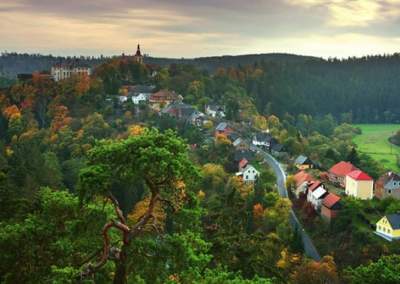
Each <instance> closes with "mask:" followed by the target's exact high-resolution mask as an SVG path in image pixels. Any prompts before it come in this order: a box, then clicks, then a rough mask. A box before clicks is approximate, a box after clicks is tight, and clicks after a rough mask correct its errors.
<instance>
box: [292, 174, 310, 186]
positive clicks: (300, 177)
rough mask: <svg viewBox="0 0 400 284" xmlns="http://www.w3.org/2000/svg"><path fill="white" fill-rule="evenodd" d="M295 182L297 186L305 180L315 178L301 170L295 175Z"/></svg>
mask: <svg viewBox="0 0 400 284" xmlns="http://www.w3.org/2000/svg"><path fill="white" fill-rule="evenodd" d="M293 178H294V180H295V182H296V187H299V186H300V185H301V184H303V183H304V182H306V181H307V182H308V181H312V180H313V179H314V178H313V177H312V176H311V175H310V174H309V173H306V172H305V171H300V172H298V173H297V174H295V175H294V176H293Z"/></svg>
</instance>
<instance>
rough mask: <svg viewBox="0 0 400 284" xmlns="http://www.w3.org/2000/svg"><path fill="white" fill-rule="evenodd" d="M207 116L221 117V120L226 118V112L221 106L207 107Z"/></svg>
mask: <svg viewBox="0 0 400 284" xmlns="http://www.w3.org/2000/svg"><path fill="white" fill-rule="evenodd" d="M206 114H207V115H209V116H211V117H214V118H215V117H219V118H224V117H225V112H224V108H223V107H221V106H217V105H207V106H206Z"/></svg>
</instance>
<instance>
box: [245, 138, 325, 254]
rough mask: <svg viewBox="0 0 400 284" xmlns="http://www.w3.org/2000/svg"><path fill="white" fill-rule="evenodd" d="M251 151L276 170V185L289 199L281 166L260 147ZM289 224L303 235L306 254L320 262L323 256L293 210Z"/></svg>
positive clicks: (253, 147)
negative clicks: (255, 152)
mask: <svg viewBox="0 0 400 284" xmlns="http://www.w3.org/2000/svg"><path fill="white" fill-rule="evenodd" d="M250 149H251V150H253V151H257V152H258V153H259V154H261V155H262V156H263V158H264V160H265V161H266V162H267V163H268V165H270V166H271V168H272V169H273V170H274V172H275V175H276V184H277V186H278V192H279V195H280V196H282V197H285V198H289V196H288V191H287V189H286V174H285V171H284V170H283V168H282V166H281V164H280V163H279V162H278V161H277V160H276V159H275V158H274V157H272V156H271V155H270V154H268V153H267V152H265V151H263V150H261V149H260V148H258V147H255V146H250ZM289 222H290V225H291V226H292V228H293V229H295V230H297V232H298V233H299V234H300V235H301V239H302V242H303V247H304V252H305V254H306V255H307V256H308V257H310V258H312V259H314V260H316V261H320V260H321V256H320V255H319V253H318V251H317V249H316V248H315V246H314V244H313V242H312V240H311V238H310V237H309V236H308V234H307V232H306V231H305V230H304V228H303V226H302V225H301V223H300V221H299V219H298V218H297V216H296V214H295V213H294V211H293V209H291V210H290V220H289Z"/></svg>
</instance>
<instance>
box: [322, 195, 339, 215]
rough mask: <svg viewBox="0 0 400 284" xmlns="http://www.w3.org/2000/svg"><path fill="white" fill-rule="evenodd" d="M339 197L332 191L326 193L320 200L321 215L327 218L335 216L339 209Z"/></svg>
mask: <svg viewBox="0 0 400 284" xmlns="http://www.w3.org/2000/svg"><path fill="white" fill-rule="evenodd" d="M340 207H341V205H340V197H339V196H337V195H336V194H333V193H328V195H327V196H325V198H324V200H323V201H322V207H321V215H322V217H324V218H326V219H327V220H331V219H333V218H335V217H336V216H337V214H338V212H339V210H340Z"/></svg>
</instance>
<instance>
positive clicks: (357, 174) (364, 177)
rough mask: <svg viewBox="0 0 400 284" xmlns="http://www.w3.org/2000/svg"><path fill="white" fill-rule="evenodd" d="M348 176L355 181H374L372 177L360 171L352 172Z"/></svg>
mask: <svg viewBox="0 0 400 284" xmlns="http://www.w3.org/2000/svg"><path fill="white" fill-rule="evenodd" d="M347 176H349V177H351V178H352V179H354V180H373V179H372V177H370V176H369V175H367V174H366V173H364V172H363V171H360V170H355V171H352V172H351V173H349V174H348V175H347Z"/></svg>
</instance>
